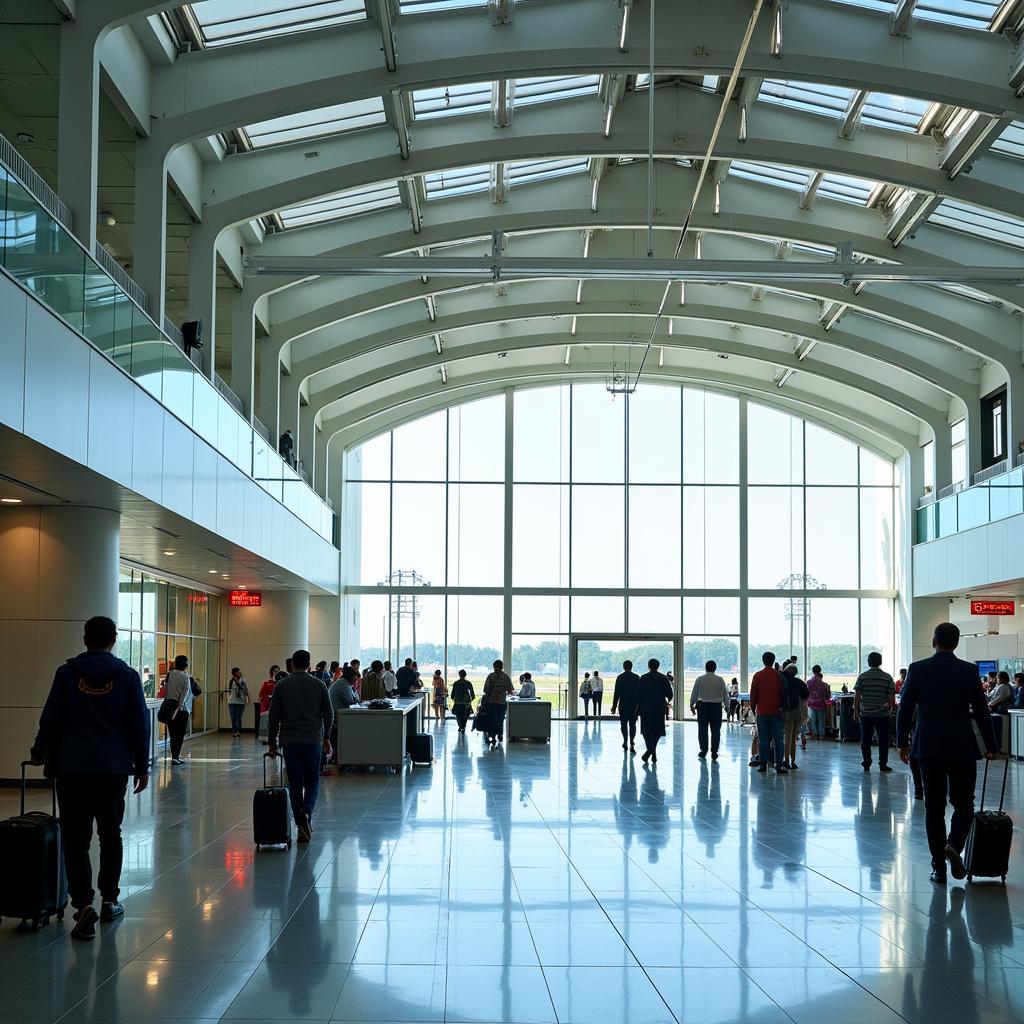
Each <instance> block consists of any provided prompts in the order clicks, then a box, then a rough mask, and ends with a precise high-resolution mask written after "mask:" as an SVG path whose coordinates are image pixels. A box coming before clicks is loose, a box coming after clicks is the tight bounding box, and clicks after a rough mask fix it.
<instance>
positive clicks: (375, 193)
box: [278, 181, 401, 228]
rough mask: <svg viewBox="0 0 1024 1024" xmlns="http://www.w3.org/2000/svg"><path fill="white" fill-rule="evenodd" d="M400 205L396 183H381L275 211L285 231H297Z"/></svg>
mask: <svg viewBox="0 0 1024 1024" xmlns="http://www.w3.org/2000/svg"><path fill="white" fill-rule="evenodd" d="M400 202H401V197H400V195H399V192H398V182H397V181H382V182H377V183H376V184H373V185H367V186H365V187H364V188H353V189H348V190H347V191H345V192H337V193H335V194H334V195H331V196H323V197H321V198H319V199H311V200H310V201H309V202H308V203H300V204H299V205H298V206H290V207H288V209H286V210H279V211H278V216H279V217H280V218H281V222H282V223H283V224H284V226H285V227H286V228H298V227H302V226H303V225H306V224H320V223H322V222H323V221H326V220H340V219H341V218H343V217H354V216H355V215H356V214H359V213H369V212H370V211H371V210H384V209H387V208H388V207H389V206H398V205H399V203H400Z"/></svg>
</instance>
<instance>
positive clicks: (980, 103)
mask: <svg viewBox="0 0 1024 1024" xmlns="http://www.w3.org/2000/svg"><path fill="white" fill-rule="evenodd" d="M124 2H125V0H121V3H124ZM159 6H164V5H157V4H148V3H140V4H139V11H140V13H143V12H146V11H151V10H152V9H154V8H155V7H159ZM647 9H648V8H647V7H646V5H642V4H637V5H636V6H635V7H634V14H633V17H634V26H633V33H632V39H631V45H630V48H629V50H628V51H627V52H625V53H621V52H619V51H618V47H617V42H618V23H619V17H620V15H619V11H618V8H617V7H616V6H615V5H613V4H611V3H608V4H603V5H598V4H594V3H592V2H591V0H559V2H558V3H557V4H545V5H536V6H531V5H528V4H524V5H522V7H521V8H520V9H518V10H517V11H516V16H515V19H514V20H513V22H512V23H511V24H509V25H503V26H501V27H500V28H498V29H496V28H494V27H492V26H491V24H490V19H489V18H488V17H487V15H486V12H485V11H482V10H476V9H468V10H460V11H446V12H443V13H440V14H436V15H430V14H424V15H417V16H416V17H410V18H405V19H402V21H401V23H400V28H399V54H398V68H397V71H395V72H394V73H389V72H388V71H387V70H386V68H385V64H384V60H383V58H382V55H381V46H380V35H379V29H378V27H377V26H376V25H373V24H371V23H366V24H357V25H347V26H343V27H340V28H337V29H323V30H318V31H316V32H306V33H300V34H296V35H292V36H285V37H279V38H276V39H272V40H266V41H263V42H259V43H252V44H245V45H236V46H229V47H220V48H216V49H211V50H205V51H200V52H196V53H192V54H188V55H184V56H181V57H179V58H178V60H177V61H176V62H175V63H174V65H173V66H171V67H169V68H158V69H156V70H155V71H154V74H153V80H152V110H153V118H154V121H153V125H152V129H153V135H154V138H157V139H159V140H160V141H161V143H162V144H164V145H166V146H167V147H168V148H170V147H173V146H174V145H177V144H180V143H182V142H186V141H189V140H191V139H195V138H199V137H202V136H206V135H210V134H213V133H215V132H219V131H226V130H228V129H230V128H233V127H236V126H237V125H240V124H245V123H251V122H253V121H259V120H264V119H267V118H272V117H277V116H280V115H284V114H289V113H294V112H296V111H300V110H308V109H312V108H315V107H319V106H326V105H328V104H332V103H341V102H345V101H348V100H354V99H360V98H363V97H366V96H371V95H383V94H385V93H387V92H389V91H390V90H392V89H411V88H414V87H415V88H418V87H422V86H428V85H437V84H441V85H443V84H445V83H448V82H473V81H493V80H498V79H506V78H521V77H531V76H539V75H552V74H578V73H592V72H593V71H594V70H601V71H612V72H614V71H618V72H629V73H639V72H643V71H646V70H647V67H648V64H649V54H648V52H647V49H646V47H645V46H644V45H643V41H644V40H645V39H646V38H647V34H646V30H645V29H643V28H642V23H643V21H645V20H646V11H647ZM749 15H750V3H749V0H719V2H716V3H714V4H670V5H662V6H661V8H660V9H659V10H658V14H657V18H658V26H657V27H658V33H657V36H658V49H657V52H656V54H655V65H656V68H657V72H658V73H659V74H688V75H698V76H700V75H705V74H719V75H721V74H728V73H729V71H730V70H731V68H732V65H733V62H734V60H735V55H736V50H737V46H738V43H739V39H740V33H741V30H742V26H743V25H745V24H746V22H747V19H748V17H749ZM770 35H771V19H770V18H763V19H761V24H760V25H759V26H758V29H757V31H756V32H755V35H754V39H753V42H752V44H751V48H750V51H749V52H748V54H747V58H746V60H745V62H744V72H745V73H746V74H748V75H757V76H761V77H766V78H767V77H779V78H790V79H811V80H814V81H820V82H830V83H833V84H836V85H845V86H849V87H851V88H856V89H862V88H868V89H876V90H881V91H883V92H889V93H896V94H898V95H910V96H920V97H923V98H925V99H934V100H938V101H940V102H943V103H950V104H955V105H957V106H966V107H971V108H973V109H976V110H982V111H986V112H989V113H992V114H998V115H1002V114H1004V113H1009V114H1012V115H1013V116H1020V115H1022V114H1024V99H1022V98H1019V97H1016V96H1015V95H1014V94H1013V91H1012V90H1011V89H1009V87H1008V85H1007V81H1008V77H1009V69H1010V67H1011V65H1012V45H1011V43H1010V41H1009V40H1008V39H1006V38H1004V37H1003V36H1001V35H997V34H995V33H987V32H970V31H958V30H955V29H951V28H949V27H948V26H937V25H933V24H930V23H928V22H918V23H916V24H915V25H914V32H913V34H912V35H911V36H908V37H894V36H892V35H890V33H889V21H888V18H887V17H886V16H885V15H884V14H879V13H875V12H870V11H865V10H863V9H860V8H857V7H855V6H852V5H843V4H829V3H813V2H805V3H801V4H799V5H797V7H795V8H793V9H791V10H789V11H787V16H786V37H785V46H784V47H783V48H782V52H781V53H780V54H778V55H773V53H772V46H771V39H770Z"/></svg>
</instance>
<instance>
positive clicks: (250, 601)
mask: <svg viewBox="0 0 1024 1024" xmlns="http://www.w3.org/2000/svg"><path fill="white" fill-rule="evenodd" d="M228 604H229V605H230V606H231V607H232V608H259V607H260V606H261V605H262V604H263V594H262V592H261V591H259V590H232V591H231V593H230V594H228Z"/></svg>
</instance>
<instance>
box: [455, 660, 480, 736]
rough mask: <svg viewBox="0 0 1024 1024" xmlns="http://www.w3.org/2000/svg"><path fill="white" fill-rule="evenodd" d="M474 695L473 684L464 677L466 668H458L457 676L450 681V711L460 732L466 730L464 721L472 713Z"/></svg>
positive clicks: (466, 720)
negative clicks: (452, 681)
mask: <svg viewBox="0 0 1024 1024" xmlns="http://www.w3.org/2000/svg"><path fill="white" fill-rule="evenodd" d="M475 697H476V693H475V691H474V690H473V684H472V683H471V682H470V681H469V680H468V679H467V678H466V670H465V669H464V668H460V669H459V678H458V679H456V680H455V682H454V683H452V711H454V712H455V721H456V722H457V723H458V726H459V732H460V733H464V732H465V731H466V723H467V722H468V721H469V716H470V715H471V714H472V713H473V700H474V698H475Z"/></svg>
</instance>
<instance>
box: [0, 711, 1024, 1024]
mask: <svg viewBox="0 0 1024 1024" xmlns="http://www.w3.org/2000/svg"><path fill="white" fill-rule="evenodd" d="M432 728H434V729H435V730H438V731H437V732H436V739H435V753H436V755H437V760H436V763H435V764H434V765H433V767H432V768H417V769H415V770H414V771H413V772H412V773H409V774H405V775H403V776H390V775H383V774H363V775H358V774H356V775H344V776H336V777H332V778H329V779H327V780H325V783H324V786H323V789H322V790H321V793H322V796H321V805H320V807H321V809H320V813H319V814H318V816H317V820H316V834H315V836H314V839H313V842H312V844H311V845H309V846H308V847H295V848H293V849H292V851H291V852H285V851H277V850H268V851H264V852H262V853H260V854H258V855H257V854H255V852H254V848H253V844H252V839H251V831H252V830H251V822H250V806H251V797H252V791H253V789H254V787H255V786H256V785H257V784H258V780H259V774H260V756H259V754H260V748H257V747H256V746H255V744H254V743H253V741H252V740H251V739H249V738H246V739H242V740H231V739H230V738H227V737H216V738H206V739H199V740H197V741H195V742H193V743H192V744H190V746H189V748H186V749H187V750H188V752H189V753H190V754H191V763H190V764H189V766H188V767H187V768H182V769H175V771H174V772H173V773H171V771H170V769H169V768H162V769H161V771H160V772H159V774H158V775H157V776H156V778H155V784H154V785H153V786H152V788H151V789H150V790H149V791H147V792H146V793H145V794H143V795H142V796H141V797H140V798H133V799H132V800H131V801H130V808H129V811H128V816H127V820H126V823H125V825H126V828H125V831H126V842H127V850H126V864H125V873H124V885H125V892H126V897H125V905H126V907H127V910H128V914H127V917H126V918H125V919H124V920H123V921H121V922H120V923H119V924H116V925H111V926H105V927H103V928H102V930H101V932H100V935H99V937H98V938H97V940H96V941H95V942H94V943H92V944H80V943H73V942H72V941H71V940H70V939H69V938H68V935H67V928H66V927H65V926H63V925H61V926H58V925H51V926H50V927H48V928H47V929H45V930H44V931H43V932H41V933H39V934H27V935H26V934H20V933H19V932H18V931H17V930H16V928H15V927H14V926H13V924H12V923H11V922H6V921H5V922H4V923H3V925H2V926H0V1024H2V1022H3V1021H4V1020H11V1021H18V1022H24V1024H37V1022H44V1021H46V1022H49V1021H56V1020H61V1021H69V1022H70V1021H92V1022H95V1024H100V1022H104V1024H114V1022H122V1024H124V1022H136V1021H146V1022H149V1024H159V1022H170V1021H189V1022H195V1021H222V1020H223V1021H235V1022H242V1021H291V1020H303V1021H306V1020H313V1021H349V1022H356V1021H377V1022H399V1021H401V1022H428V1021H453V1022H459V1021H461V1022H472V1021H508V1022H515V1024H543V1022H562V1024H564V1022H573V1024H616V1022H620V1021H621V1022H625V1021H628V1022H636V1024H661V1022H666V1024H669V1022H673V1024H674V1022H684V1024H689V1022H701V1024H726V1022H759V1024H774V1022H789V1021H795V1022H798V1024H803V1022H805V1021H806V1022H809V1024H820V1022H822V1021H826V1022H828V1024H846V1022H851V1024H853V1022H856V1024H887V1022H890V1021H893V1022H895V1021H900V1020H904V1021H910V1022H912V1024H918V1022H920V1024H947V1022H949V1024H975V1022H978V1024H982V1022H984V1024H999V1022H1005V1021H1012V1020H1021V1019H1024V855H1022V853H1021V850H1022V848H1024V843H1022V842H1020V841H1018V843H1017V844H1016V849H1015V851H1014V860H1013V863H1012V865H1011V877H1010V885H1009V887H1008V888H1007V889H1004V888H1003V887H1002V886H1001V885H999V884H998V883H997V884H995V885H981V884H977V885H975V886H974V887H972V888H970V889H965V888H964V887H962V886H961V885H957V886H951V888H950V889H949V890H948V891H947V890H943V889H935V888H933V887H932V885H931V884H930V882H929V881H928V871H929V865H928V858H927V855H926V851H925V846H924V837H923V807H922V805H921V804H915V802H914V801H913V799H912V798H911V797H912V792H911V789H910V780H909V774H908V773H907V772H906V771H905V770H904V769H903V768H902V766H899V767H898V768H897V770H896V771H895V772H894V773H893V774H892V775H889V776H880V775H878V774H871V775H864V774H863V772H862V771H861V768H860V764H859V752H858V750H857V749H856V748H855V747H854V746H851V745H847V746H840V745H838V744H835V743H823V744H821V745H820V746H819V745H812V747H811V749H809V750H808V751H807V752H806V754H805V755H804V756H803V758H802V760H801V767H800V770H799V771H798V772H796V773H794V774H792V775H790V776H789V777H784V778H783V777H775V776H774V775H771V774H769V775H768V776H761V775H757V774H756V773H754V772H752V771H751V770H750V769H748V768H747V766H746V763H747V743H748V742H749V737H748V734H747V733H746V732H745V731H741V730H740V729H739V728H738V727H732V728H729V729H728V730H727V735H726V739H725V741H724V751H723V756H722V758H721V760H720V761H719V762H718V763H717V764H703V763H701V762H700V761H698V760H697V758H696V729H695V727H694V726H693V725H692V724H687V725H676V726H673V727H672V728H671V730H670V735H669V738H668V740H667V742H666V744H663V748H662V756H661V759H660V762H659V764H658V765H657V767H656V768H655V769H649V768H644V767H643V766H642V765H641V764H640V763H639V758H626V757H624V756H623V754H622V751H621V749H620V736H619V732H618V728H617V726H616V724H615V723H613V722H611V721H606V722H604V723H602V724H601V725H600V726H595V725H593V724H590V725H589V726H584V725H583V724H582V723H579V724H577V723H571V724H569V723H556V724H555V726H554V737H553V740H552V743H551V745H550V746H548V745H537V744H530V745H528V744H513V745H512V746H511V747H510V749H507V750H503V749H500V748H499V749H496V750H491V751H488V750H486V749H484V748H483V747H482V745H481V741H480V739H479V738H478V737H476V736H469V737H465V738H463V739H461V740H459V739H457V736H456V733H455V729H454V726H453V724H452V723H449V724H448V725H447V727H436V726H432ZM999 767H1000V768H1001V765H1000V766H999ZM1022 787H1024V765H1017V764H1013V765H1012V766H1011V768H1010V783H1009V787H1008V791H1007V792H1008V804H1009V809H1010V810H1011V812H1013V811H1014V810H1015V809H1017V818H1018V820H1024V811H1022V810H1021V809H1020V803H1021V801H1020V795H1021V793H1022ZM45 802H46V801H45V800H44V798H43V796H42V794H39V793H36V794H34V797H33V803H34V804H38V805H39V806H40V807H42V806H43V805H44V804H45ZM14 806H15V799H14V794H13V793H12V792H11V791H3V792H2V793H0V814H3V815H6V814H8V813H11V812H12V809H13V808H14ZM1021 838H1022V837H1020V836H1019V834H1018V839H1021ZM0 869H2V868H0Z"/></svg>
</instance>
